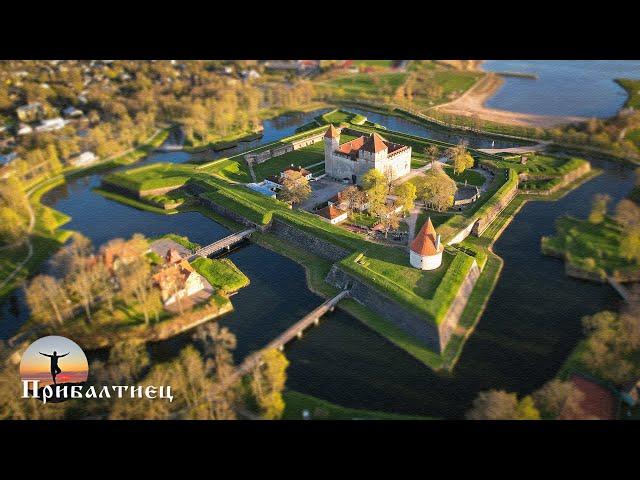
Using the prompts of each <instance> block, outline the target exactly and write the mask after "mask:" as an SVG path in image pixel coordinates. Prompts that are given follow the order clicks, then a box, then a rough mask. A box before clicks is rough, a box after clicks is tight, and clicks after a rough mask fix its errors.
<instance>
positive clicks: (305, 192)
mask: <svg viewBox="0 0 640 480" xmlns="http://www.w3.org/2000/svg"><path fill="white" fill-rule="evenodd" d="M310 195H311V187H310V186H309V181H308V180H307V179H306V178H305V177H303V176H302V174H301V173H300V172H295V171H290V172H288V173H287V176H286V177H285V179H284V180H283V182H282V189H281V190H280V194H279V196H280V200H282V201H284V202H291V203H293V204H296V203H300V202H304V201H305V200H306V199H307V198H309V196H310Z"/></svg>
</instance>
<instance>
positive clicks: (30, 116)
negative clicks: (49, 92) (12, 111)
mask: <svg viewBox="0 0 640 480" xmlns="http://www.w3.org/2000/svg"><path fill="white" fill-rule="evenodd" d="M43 114H44V109H43V108H42V104H41V103H39V102H32V103H28V104H27V105H22V106H20V107H18V108H16V115H17V116H18V120H20V121H21V122H35V121H37V120H40V119H41V118H42V115H43Z"/></svg>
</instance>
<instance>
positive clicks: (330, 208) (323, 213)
mask: <svg viewBox="0 0 640 480" xmlns="http://www.w3.org/2000/svg"><path fill="white" fill-rule="evenodd" d="M317 213H318V215H320V217H321V218H323V219H325V220H328V221H329V223H331V224H332V225H335V224H336V223H340V222H344V221H345V220H346V219H347V217H348V213H347V212H345V211H344V210H340V209H339V208H337V207H335V206H334V205H333V204H329V205H327V206H326V207H324V208H321V209H320V210H318V212H317Z"/></svg>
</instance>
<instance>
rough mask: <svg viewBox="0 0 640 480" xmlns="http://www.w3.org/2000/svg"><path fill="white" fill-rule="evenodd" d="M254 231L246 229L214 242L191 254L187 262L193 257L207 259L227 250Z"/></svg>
mask: <svg viewBox="0 0 640 480" xmlns="http://www.w3.org/2000/svg"><path fill="white" fill-rule="evenodd" d="M255 231H256V229H255V228H248V229H246V230H243V231H242V232H236V233H232V234H231V235H229V236H227V237H224V238H221V239H220V240H216V241H215V242H213V243H211V244H209V245H207V246H204V247H201V248H199V249H197V250H196V251H195V252H193V255H191V257H189V261H191V260H193V259H194V258H195V257H208V256H209V255H213V254H214V253H217V252H219V251H221V250H224V249H225V248H226V249H227V250H229V249H230V248H231V246H232V245H234V244H236V243H238V242H241V241H242V240H244V239H245V238H248V237H250V236H251V234H252V233H253V232H255Z"/></svg>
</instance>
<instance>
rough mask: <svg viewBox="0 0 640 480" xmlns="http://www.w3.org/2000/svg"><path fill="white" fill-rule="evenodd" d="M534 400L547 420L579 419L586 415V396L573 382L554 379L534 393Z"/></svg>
mask: <svg viewBox="0 0 640 480" xmlns="http://www.w3.org/2000/svg"><path fill="white" fill-rule="evenodd" d="M533 399H534V400H535V403H536V406H537V407H538V408H539V410H540V413H541V414H542V416H543V418H545V419H550V420H553V419H563V418H569V419H577V418H580V417H582V416H583V415H584V414H583V411H582V406H581V404H582V401H583V399H584V394H583V393H582V392H581V391H580V390H578V389H577V388H575V387H574V386H573V383H571V382H566V381H563V380H559V379H553V380H551V381H549V382H547V383H545V384H544V385H543V386H542V387H541V388H540V389H538V390H537V391H536V392H534V393H533Z"/></svg>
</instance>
